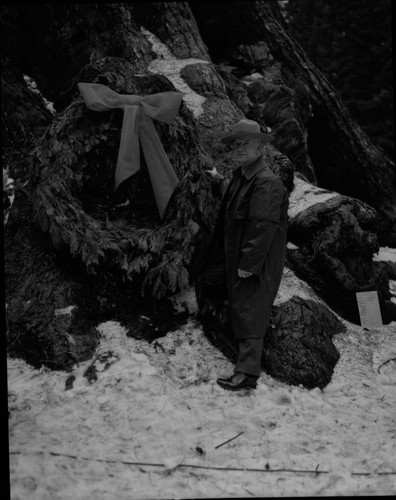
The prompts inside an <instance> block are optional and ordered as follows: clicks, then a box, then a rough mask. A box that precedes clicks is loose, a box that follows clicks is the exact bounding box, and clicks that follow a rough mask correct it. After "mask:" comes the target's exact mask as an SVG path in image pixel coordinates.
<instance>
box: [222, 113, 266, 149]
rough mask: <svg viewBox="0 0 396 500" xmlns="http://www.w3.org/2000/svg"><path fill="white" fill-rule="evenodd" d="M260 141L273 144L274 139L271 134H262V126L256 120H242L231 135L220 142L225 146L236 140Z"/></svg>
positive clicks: (232, 130) (234, 127)
mask: <svg viewBox="0 0 396 500" xmlns="http://www.w3.org/2000/svg"><path fill="white" fill-rule="evenodd" d="M250 138H251V139H260V141H261V142H271V141H272V139H273V137H272V135H270V134H264V133H263V132H260V125H259V124H258V123H257V122H255V121H254V120H246V119H244V120H240V121H239V122H238V123H236V124H235V125H234V126H233V127H232V129H231V134H230V135H226V136H225V137H222V138H221V139H220V140H221V142H223V143H224V144H229V143H231V142H233V141H235V140H236V139H250Z"/></svg>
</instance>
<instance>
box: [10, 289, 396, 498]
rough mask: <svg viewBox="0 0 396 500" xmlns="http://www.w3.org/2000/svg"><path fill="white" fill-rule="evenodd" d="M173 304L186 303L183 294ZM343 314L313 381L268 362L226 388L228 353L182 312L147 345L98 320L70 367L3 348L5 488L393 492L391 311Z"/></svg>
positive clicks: (55, 494)
mask: <svg viewBox="0 0 396 500" xmlns="http://www.w3.org/2000/svg"><path fill="white" fill-rule="evenodd" d="M178 304H179V308H183V307H185V308H186V309H187V310H189V311H191V310H194V298H193V294H192V293H191V292H190V294H187V295H186V296H185V298H184V302H183V299H182V297H179V299H178ZM347 325H348V330H347V332H345V333H343V334H339V335H337V336H336V337H335V343H336V345H337V347H338V349H339V350H340V353H341V359H340V361H339V363H338V364H337V366H336V370H335V373H334V376H333V380H332V382H331V383H330V384H329V385H328V386H327V387H326V388H325V390H324V391H323V392H322V391H320V390H319V389H314V390H307V389H305V388H303V387H292V386H288V385H286V384H284V383H281V382H279V381H277V380H275V379H273V378H271V377H270V376H268V375H266V374H265V373H263V374H262V375H261V377H260V379H259V383H258V387H257V389H256V390H255V391H249V390H245V391H242V392H237V393H232V392H227V391H224V390H223V389H221V388H220V387H219V386H218V385H217V384H216V378H217V377H218V376H219V375H223V374H229V373H231V371H232V364H231V363H230V362H229V361H228V360H227V359H226V358H225V357H224V356H223V355H222V354H221V353H220V352H219V351H218V350H216V349H215V348H214V347H213V346H212V345H211V344H210V343H209V342H208V341H207V340H206V338H205V336H204V334H203V332H202V329H201V326H200V324H199V323H198V322H197V321H196V319H194V316H193V315H192V316H191V318H190V320H189V321H188V323H187V324H186V325H184V326H183V327H182V328H181V329H180V330H177V331H174V332H170V333H168V334H167V335H166V336H165V337H163V338H161V339H157V340H156V341H155V342H153V343H152V344H151V345H150V344H148V343H147V342H145V341H142V340H137V339H133V338H130V337H127V336H126V331H125V329H124V328H123V327H122V326H121V325H120V324H119V323H117V322H114V321H108V322H106V323H102V324H100V325H98V331H99V333H100V336H101V341H100V346H99V347H98V349H97V352H96V355H95V358H94V360H90V361H87V362H85V363H81V364H80V365H79V366H78V367H76V368H75V369H74V371H73V372H72V373H66V372H52V371H50V370H48V369H44V368H42V369H40V370H37V369H33V368H32V367H30V366H28V365H27V364H26V363H24V362H23V361H21V360H18V359H9V360H8V386H9V408H10V411H11V414H10V417H9V428H10V430H9V435H10V470H11V493H12V499H13V500H25V499H26V498H29V500H50V499H51V500H69V499H70V500H80V499H81V500H86V499H88V498H92V499H95V500H96V499H97V500H114V499H115V498H116V499H117V500H133V499H145V498H148V499H153V498H156V499H161V498H181V497H182V498H208V497H211V498H213V497H215V498H222V497H227V498H231V497H254V496H260V497H263V496H264V497H265V496H276V497H281V496H312V495H315V496H326V495H366V494H370V495H371V494H381V495H382V494H383V495H390V494H395V493H396V474H395V473H396V440H395V437H396V425H395V424H396V417H395V411H394V409H395V405H396V390H395V388H396V378H395V375H396V364H395V360H396V323H393V324H391V325H388V326H385V327H382V328H380V329H375V330H374V329H373V330H364V329H363V328H361V327H359V326H356V325H352V324H349V323H347ZM93 362H94V364H95V367H96V371H97V380H96V381H94V382H92V383H91V384H90V383H89V382H88V381H87V379H86V378H85V377H84V376H83V373H84V372H85V370H86V369H87V368H88V366H90V365H91V364H92V363H93ZM71 375H72V376H74V377H75V379H74V382H73V386H72V388H69V389H66V381H67V380H68V379H69V377H70V376H71ZM315 471H316V472H315Z"/></svg>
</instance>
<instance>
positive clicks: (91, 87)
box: [77, 82, 183, 218]
mask: <svg viewBox="0 0 396 500" xmlns="http://www.w3.org/2000/svg"><path fill="white" fill-rule="evenodd" d="M77 85H78V89H79V91H80V93H81V95H82V98H83V100H84V102H85V104H86V106H87V107H88V108H89V109H91V110H93V111H110V110H111V109H114V108H122V109H123V110H124V120H123V125H122V129H121V141H120V149H119V152H118V159H117V168H116V173H115V188H117V187H118V185H119V184H121V182H123V181H124V180H126V179H127V178H128V177H130V176H131V175H133V174H135V173H136V172H137V171H138V170H139V168H140V158H139V142H140V144H141V146H142V150H143V153H144V156H145V159H146V164H147V168H148V171H149V175H150V180H151V184H152V186H153V190H154V195H155V199H156V202H157V207H158V211H159V213H160V216H161V218H162V216H163V213H164V211H165V208H166V205H167V203H168V201H169V198H170V196H171V195H172V193H173V191H174V189H175V187H176V185H177V184H178V182H179V181H178V178H177V177H176V174H175V172H174V171H173V168H172V166H171V164H170V163H169V160H168V157H167V156H166V153H165V151H164V148H163V147H162V144H161V141H160V139H159V137H158V134H157V131H156V130H155V127H154V124H153V123H152V121H151V118H153V119H154V120H159V121H162V122H165V123H168V124H171V123H173V122H174V120H175V118H176V116H177V113H178V111H179V107H180V104H181V101H182V98H183V95H182V94H181V93H180V92H162V93H159V94H152V95H148V96H144V97H141V96H138V95H133V94H118V93H117V92H115V91H114V90H111V89H110V88H108V87H106V86H105V85H101V84H100V83H84V82H80V83H78V84H77ZM139 110H142V111H143V113H141V112H140V111H139Z"/></svg>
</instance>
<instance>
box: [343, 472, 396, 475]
mask: <svg viewBox="0 0 396 500" xmlns="http://www.w3.org/2000/svg"><path fill="white" fill-rule="evenodd" d="M351 474H352V476H386V475H391V474H396V471H395V472H393V471H392V472H351Z"/></svg>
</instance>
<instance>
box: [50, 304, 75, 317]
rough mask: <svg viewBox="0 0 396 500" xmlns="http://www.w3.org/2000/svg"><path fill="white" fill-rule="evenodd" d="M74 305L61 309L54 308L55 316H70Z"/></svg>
mask: <svg viewBox="0 0 396 500" xmlns="http://www.w3.org/2000/svg"><path fill="white" fill-rule="evenodd" d="M75 307H76V306H68V307H64V308H63V309H55V311H54V314H55V316H70V314H71V312H72V311H73V309H74V308H75Z"/></svg>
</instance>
